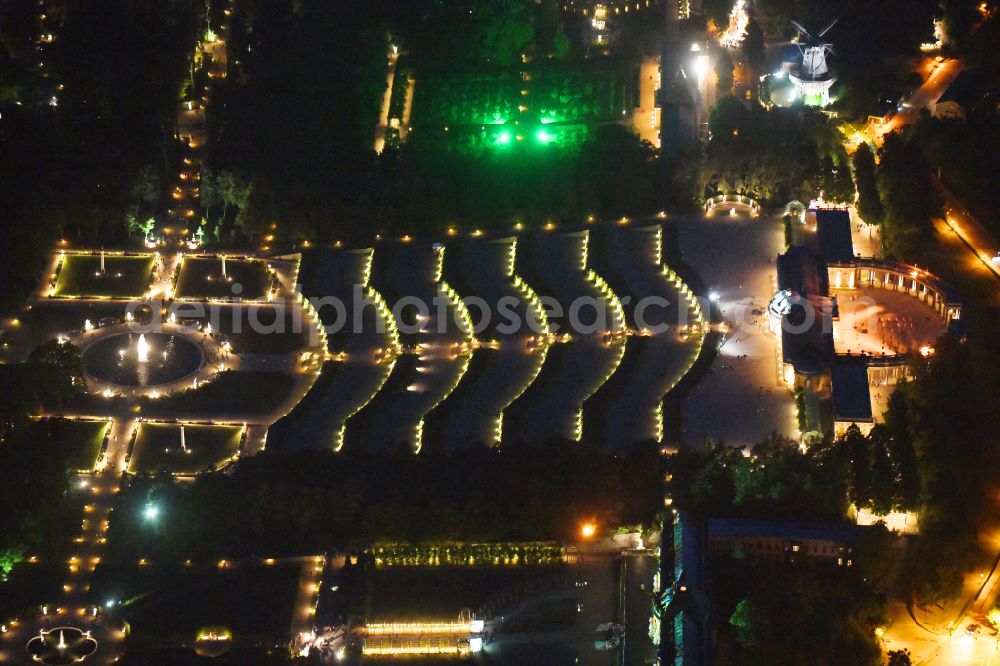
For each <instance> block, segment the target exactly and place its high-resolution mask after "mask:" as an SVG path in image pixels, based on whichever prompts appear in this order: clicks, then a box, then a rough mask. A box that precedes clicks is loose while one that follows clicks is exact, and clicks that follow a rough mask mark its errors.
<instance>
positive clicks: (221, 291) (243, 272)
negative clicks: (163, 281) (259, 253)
mask: <svg viewBox="0 0 1000 666" xmlns="http://www.w3.org/2000/svg"><path fill="white" fill-rule="evenodd" d="M226 276H227V277H228V278H230V279H228V280H224V279H223V278H222V260H221V259H217V258H202V257H191V258H185V259H184V264H183V266H181V273H180V276H179V277H178V278H177V290H176V294H175V295H176V297H177V298H182V299H202V298H226V299H228V298H240V299H243V300H258V299H262V298H264V296H265V295H266V294H267V291H268V288H269V285H270V281H271V277H270V274H269V273H268V270H267V266H266V265H265V264H264V263H263V262H261V261H247V260H245V259H226Z"/></svg>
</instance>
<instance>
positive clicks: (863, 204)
mask: <svg viewBox="0 0 1000 666" xmlns="http://www.w3.org/2000/svg"><path fill="white" fill-rule="evenodd" d="M853 161H854V180H855V183H856V186H857V190H858V215H860V216H861V219H862V220H864V221H865V222H867V223H868V224H882V223H883V222H884V221H885V208H883V206H882V199H881V197H880V196H879V193H878V181H877V180H876V177H875V155H874V154H873V153H872V150H871V148H869V147H868V144H867V143H862V144H861V145H859V146H858V149H857V150H856V151H855V153H854V157H853Z"/></svg>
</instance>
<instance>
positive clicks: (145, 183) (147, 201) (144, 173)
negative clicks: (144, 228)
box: [129, 164, 160, 217]
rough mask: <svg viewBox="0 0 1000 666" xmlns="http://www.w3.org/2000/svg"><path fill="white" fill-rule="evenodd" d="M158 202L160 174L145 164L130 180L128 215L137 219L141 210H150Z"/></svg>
mask: <svg viewBox="0 0 1000 666" xmlns="http://www.w3.org/2000/svg"><path fill="white" fill-rule="evenodd" d="M159 201H160V174H159V172H158V171H157V170H156V168H155V167H153V166H152V165H150V164H147V165H146V166H144V167H143V168H142V169H140V170H139V171H138V172H136V174H135V178H133V179H132V189H131V191H130V193H129V215H131V216H133V217H138V216H139V213H140V212H141V211H142V210H143V209H151V208H153V207H154V206H156V204H157V203H159Z"/></svg>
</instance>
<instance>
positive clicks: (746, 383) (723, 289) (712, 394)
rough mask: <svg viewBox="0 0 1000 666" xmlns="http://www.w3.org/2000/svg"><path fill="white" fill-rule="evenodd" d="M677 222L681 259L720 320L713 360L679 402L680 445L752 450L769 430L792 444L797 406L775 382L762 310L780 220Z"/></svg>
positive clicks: (779, 246) (778, 246)
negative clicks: (713, 443)
mask: <svg viewBox="0 0 1000 666" xmlns="http://www.w3.org/2000/svg"><path fill="white" fill-rule="evenodd" d="M676 225H677V230H678V235H679V245H680V253H681V258H682V259H683V260H684V262H685V263H686V264H687V265H688V266H692V267H693V268H694V270H696V271H697V272H698V274H699V275H700V277H701V278H702V280H703V281H704V284H705V287H706V289H707V290H708V293H709V294H710V295H715V296H717V300H716V302H715V303H714V305H715V306H716V307H717V308H718V310H719V312H720V314H721V316H722V318H723V319H724V320H725V322H726V333H725V337H724V339H723V342H722V345H721V347H720V348H719V351H718V355H717V356H716V358H715V360H714V361H713V362H712V365H711V366H710V367H709V369H708V371H707V373H706V374H705V375H704V376H703V377H701V378H700V379H699V380H698V382H697V384H696V385H695V386H694V387H693V388H692V389H691V391H690V393H688V394H687V396H686V397H685V400H684V416H683V432H684V443H685V445H687V446H698V445H700V444H701V443H702V442H703V441H704V440H705V439H706V438H709V439H712V440H715V441H718V442H725V443H726V444H729V445H732V446H752V445H754V444H756V443H757V442H760V441H761V440H763V439H764V438H765V437H766V436H767V435H768V434H770V433H771V432H777V433H778V434H780V435H784V436H786V437H791V438H793V439H798V432H797V431H798V426H797V424H796V412H795V404H794V401H793V399H792V395H791V393H789V392H788V391H787V390H786V389H785V388H784V387H782V386H779V384H778V377H777V370H776V366H775V356H776V351H775V344H774V339H773V337H772V336H771V334H770V333H769V332H768V322H767V318H766V313H765V309H766V306H767V302H768V301H769V300H770V298H771V296H772V295H773V293H774V284H773V281H772V276H773V275H774V271H775V268H774V259H775V257H776V256H777V255H778V254H780V253H781V252H783V251H784V242H783V232H782V223H781V219H780V218H774V217H769V216H761V217H759V218H755V219H752V218H750V217H749V216H745V215H736V216H718V217H701V216H698V217H684V218H678V221H677V222H676ZM704 307H705V308H706V309H707V307H708V304H707V303H706V304H705V305H704Z"/></svg>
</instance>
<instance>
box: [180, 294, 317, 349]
mask: <svg viewBox="0 0 1000 666" xmlns="http://www.w3.org/2000/svg"><path fill="white" fill-rule="evenodd" d="M177 318H178V319H188V317H187V316H185V314H184V310H183V309H181V310H180V311H179V312H178V314H177ZM191 318H193V319H197V320H199V321H201V322H202V324H206V323H210V324H211V325H212V330H213V331H218V332H220V333H225V334H226V335H228V336H229V340H230V342H231V343H232V345H233V351H234V352H235V353H237V354H289V353H292V352H294V351H297V350H299V349H302V348H303V347H305V346H306V344H307V342H308V334H307V327H306V322H304V321H302V320H301V319H300V318H297V317H296V316H295V315H294V314H293V312H292V311H291V310H290V309H289V308H285V307H281V306H278V305H271V304H267V303H254V304H245V303H244V304H212V305H210V306H209V307H208V317H191ZM296 328H298V329H299V330H296Z"/></svg>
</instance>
